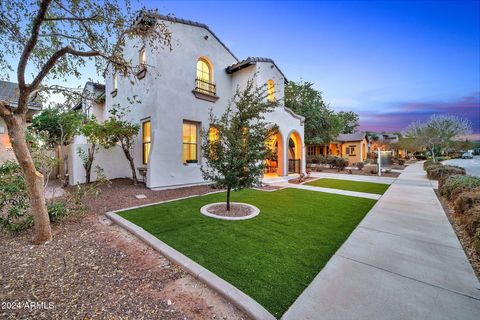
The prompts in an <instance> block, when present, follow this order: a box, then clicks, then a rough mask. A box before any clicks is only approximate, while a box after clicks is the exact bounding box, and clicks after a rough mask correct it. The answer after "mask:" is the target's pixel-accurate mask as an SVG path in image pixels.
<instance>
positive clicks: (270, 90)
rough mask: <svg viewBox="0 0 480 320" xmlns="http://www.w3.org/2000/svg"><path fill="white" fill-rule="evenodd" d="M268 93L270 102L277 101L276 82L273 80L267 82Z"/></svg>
mask: <svg viewBox="0 0 480 320" xmlns="http://www.w3.org/2000/svg"><path fill="white" fill-rule="evenodd" d="M267 93H268V95H267V99H268V101H271V102H273V101H275V82H274V81H273V80H272V79H270V80H268V81H267Z"/></svg>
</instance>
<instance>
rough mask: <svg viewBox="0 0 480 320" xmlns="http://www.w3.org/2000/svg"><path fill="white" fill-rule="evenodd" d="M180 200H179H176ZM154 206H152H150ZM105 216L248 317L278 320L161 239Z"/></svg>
mask: <svg viewBox="0 0 480 320" xmlns="http://www.w3.org/2000/svg"><path fill="white" fill-rule="evenodd" d="M175 200H179V199H175ZM150 205H152V204H150ZM118 211H125V210H117V212H118ZM105 215H106V216H107V217H108V218H109V219H111V220H112V221H113V222H114V223H116V224H117V225H119V226H121V227H122V228H124V229H126V230H128V231H129V232H130V233H132V234H134V235H135V236H137V237H138V238H140V239H141V240H142V241H144V242H145V243H146V244H148V245H150V246H151V247H152V248H153V249H155V250H157V251H158V252H160V253H161V254H163V255H164V256H165V257H167V258H168V259H169V260H171V261H173V262H174V263H176V264H178V265H179V266H180V267H182V268H183V269H184V270H185V271H187V272H188V273H190V274H191V275H192V276H193V277H195V278H196V279H198V280H200V281H202V282H204V283H205V284H206V285H207V286H209V287H210V288H212V289H213V290H215V291H217V292H218V293H220V294H221V295H222V296H223V297H224V298H225V299H227V300H229V301H230V302H231V303H232V304H234V305H235V306H237V307H238V308H239V309H240V310H242V311H243V312H245V313H246V314H247V315H248V316H250V317H251V318H253V319H258V320H274V319H276V318H275V317H274V316H273V315H272V314H271V313H270V312H268V311H267V310H266V309H265V308H264V307H262V306H261V305H260V304H259V303H258V302H256V301H255V300H253V299H252V298H250V297H249V296H248V295H246V294H245V293H243V292H242V291H240V290H239V289H237V288H236V287H234V286H233V285H232V284H230V283H228V282H227V281H225V280H223V279H222V278H220V277H219V276H217V275H216V274H214V273H213V272H210V271H209V270H207V269H205V268H204V267H202V266H201V265H199V264H198V263H196V262H195V261H193V260H191V259H190V258H188V257H186V256H184V255H183V254H181V253H180V252H178V251H177V250H175V249H174V248H172V247H170V246H169V245H167V244H166V243H164V242H163V241H161V240H160V239H158V238H156V237H155V236H153V235H152V234H150V233H148V232H147V231H145V230H144V229H143V228H141V227H139V226H137V225H136V224H134V223H132V222H130V221H128V220H126V219H124V218H122V217H120V216H119V215H118V214H116V213H115V212H107V213H105Z"/></svg>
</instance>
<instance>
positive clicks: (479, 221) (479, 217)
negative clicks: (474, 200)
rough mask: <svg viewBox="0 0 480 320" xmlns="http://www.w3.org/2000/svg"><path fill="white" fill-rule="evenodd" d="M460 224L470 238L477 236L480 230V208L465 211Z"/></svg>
mask: <svg viewBox="0 0 480 320" xmlns="http://www.w3.org/2000/svg"><path fill="white" fill-rule="evenodd" d="M460 222H461V223H462V225H463V227H464V228H465V231H467V233H468V235H469V236H475V235H477V232H478V229H480V206H479V205H477V206H473V207H472V208H470V209H468V210H467V211H465V213H464V214H462V215H461V216H460Z"/></svg>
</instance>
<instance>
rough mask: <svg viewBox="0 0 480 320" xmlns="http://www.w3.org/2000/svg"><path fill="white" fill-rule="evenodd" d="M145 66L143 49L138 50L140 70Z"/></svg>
mask: <svg viewBox="0 0 480 320" xmlns="http://www.w3.org/2000/svg"><path fill="white" fill-rule="evenodd" d="M146 66H147V56H146V54H145V48H144V49H142V50H140V68H145V67H146Z"/></svg>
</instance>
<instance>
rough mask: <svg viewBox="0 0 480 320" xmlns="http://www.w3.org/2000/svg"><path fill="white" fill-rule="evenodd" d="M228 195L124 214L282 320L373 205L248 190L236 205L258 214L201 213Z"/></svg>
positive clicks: (325, 196)
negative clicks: (221, 216) (229, 217)
mask: <svg viewBox="0 0 480 320" xmlns="http://www.w3.org/2000/svg"><path fill="white" fill-rule="evenodd" d="M218 201H225V193H217V194H210V195H206V196H201V197H195V198H190V199H185V200H178V201H174V202H169V203H164V204H160V205H154V206H149V207H143V208H138V209H134V210H130V211H125V212H121V213H120V215H121V216H122V217H124V218H125V219H128V220H130V221H131V222H133V223H135V224H137V225H139V226H141V227H142V228H144V229H145V230H147V231H148V232H150V233H151V234H153V235H155V236H156V237H157V238H159V239H161V240H162V241H164V242H165V243H167V244H169V245H170V246H172V247H174V248H175V249H177V250H179V251H180V252H182V253H183V254H185V255H186V256H188V257H189V258H191V259H192V260H194V261H196V262H197V263H199V264H201V265H202V266H204V267H206V268H207V269H209V270H210V271H212V272H214V273H215V274H217V275H218V276H220V277H221V278H223V279H224V280H226V281H228V282H230V283H231V284H233V285H234V286H236V287H237V288H239V289H240V290H242V291H243V292H245V293H246V294H248V295H249V296H251V297H252V298H253V299H255V300H256V301H258V302H259V303H260V304H262V305H263V306H264V307H265V308H266V309H268V310H269V311H270V312H271V313H272V314H273V315H275V316H277V317H280V316H281V315H282V314H283V313H284V312H285V311H286V310H287V308H288V307H289V306H290V305H291V304H292V303H293V302H294V301H295V299H296V298H297V297H298V296H299V295H300V293H302V291H303V290H304V289H305V288H306V287H307V286H308V284H309V283H310V282H311V281H312V280H313V278H314V277H315V276H316V275H317V273H318V272H319V271H320V270H321V269H322V268H323V266H324V265H325V264H326V263H327V261H328V260H329V259H330V257H331V256H332V255H333V254H334V253H335V251H336V250H337V249H338V248H339V247H340V245H341V244H342V243H343V242H344V241H345V240H346V238H347V237H348V235H349V234H350V233H351V232H352V231H353V229H355V227H356V226H357V224H358V223H359V222H360V221H361V219H362V218H363V217H364V216H365V214H366V213H367V212H368V211H369V210H370V208H371V207H372V206H373V205H374V203H375V201H374V200H370V199H364V198H354V197H347V196H341V195H335V194H328V193H322V192H314V191H305V190H299V189H293V188H287V189H283V190H278V191H275V192H263V191H257V190H243V191H240V192H234V193H233V195H232V201H236V202H246V203H250V204H253V205H255V206H257V207H258V208H260V215H259V216H257V217H255V218H253V219H251V220H244V221H225V220H218V219H214V218H208V217H205V216H203V215H201V214H200V212H199V211H200V208H201V207H202V206H203V205H205V204H208V203H212V202H218Z"/></svg>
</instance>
